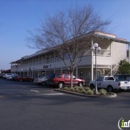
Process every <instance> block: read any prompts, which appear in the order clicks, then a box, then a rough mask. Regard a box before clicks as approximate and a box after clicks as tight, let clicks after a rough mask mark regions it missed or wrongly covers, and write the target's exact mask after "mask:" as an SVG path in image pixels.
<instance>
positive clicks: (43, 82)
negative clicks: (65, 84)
mask: <svg viewBox="0 0 130 130" xmlns="http://www.w3.org/2000/svg"><path fill="white" fill-rule="evenodd" d="M47 80H48V76H41V77H39V78H36V79H34V81H33V82H34V83H35V84H41V85H46V82H47Z"/></svg>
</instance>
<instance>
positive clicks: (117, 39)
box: [92, 34, 130, 44]
mask: <svg viewBox="0 0 130 130" xmlns="http://www.w3.org/2000/svg"><path fill="white" fill-rule="evenodd" d="M92 36H95V37H100V38H105V39H108V40H113V41H118V42H121V43H125V44H130V42H129V41H127V40H125V39H121V38H117V37H116V38H113V37H108V36H103V35H99V34H92Z"/></svg>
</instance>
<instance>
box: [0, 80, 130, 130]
mask: <svg viewBox="0 0 130 130" xmlns="http://www.w3.org/2000/svg"><path fill="white" fill-rule="evenodd" d="M117 95H118V96H117V97H116V98H91V97H81V96H76V95H75V96H74V95H69V94H65V93H58V92H56V91H54V88H53V87H42V86H36V85H34V84H33V82H18V81H16V82H15V81H8V80H4V79H0V102H1V104H0V115H1V118H0V126H1V130H10V129H18V130H43V129H47V130H61V129H62V130H72V129H74V130H79V129H80V130H95V129H97V130H118V126H117V123H118V120H119V119H120V118H124V120H126V121H128V120H130V116H129V114H130V112H129V108H130V102H129V97H130V92H120V93H117ZM7 124H8V125H7Z"/></svg>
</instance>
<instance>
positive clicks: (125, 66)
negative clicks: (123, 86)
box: [118, 59, 130, 74]
mask: <svg viewBox="0 0 130 130" xmlns="http://www.w3.org/2000/svg"><path fill="white" fill-rule="evenodd" d="M118 71H119V73H120V74H130V63H129V62H128V61H126V60H125V59H124V60H121V61H120V63H119V69H118Z"/></svg>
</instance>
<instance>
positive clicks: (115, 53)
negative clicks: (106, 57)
mask: <svg viewBox="0 0 130 130" xmlns="http://www.w3.org/2000/svg"><path fill="white" fill-rule="evenodd" d="M111 53H112V64H116V65H118V63H119V62H120V60H123V59H126V57H127V56H126V53H127V49H126V44H124V43H119V42H115V41H113V42H112V48H111Z"/></svg>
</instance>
